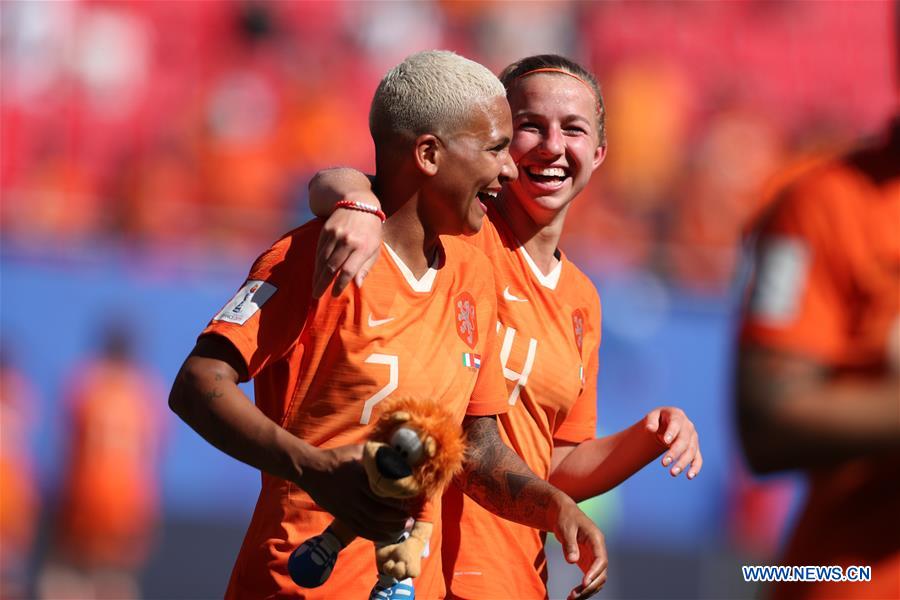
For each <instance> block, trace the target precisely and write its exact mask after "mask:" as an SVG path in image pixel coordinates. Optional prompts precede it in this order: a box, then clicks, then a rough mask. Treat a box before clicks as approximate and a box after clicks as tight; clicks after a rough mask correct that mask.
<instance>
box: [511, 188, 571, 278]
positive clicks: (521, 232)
mask: <svg viewBox="0 0 900 600" xmlns="http://www.w3.org/2000/svg"><path fill="white" fill-rule="evenodd" d="M497 208H498V209H499V210H500V214H501V215H502V216H503V220H504V221H505V222H506V224H507V225H509V228H510V229H511V230H512V232H513V235H515V236H516V239H517V240H519V243H521V244H522V246H524V247H525V250H526V251H527V252H528V254H529V256H531V259H532V260H533V261H534V263H535V264H536V265H537V266H538V268H539V269H540V270H541V272H542V273H543V274H544V275H547V274H549V273H550V271H552V270H553V268H554V267H555V266H556V263H558V262H559V259H558V258H556V249H557V247H558V246H559V238H560V236H562V230H563V224H564V223H565V220H566V212H568V210H569V205H566V206H565V207H564V208H563V209H562V210H560V211H559V212H558V213H556V214H549V215H547V219H546V220H545V221H544V222H537V221H536V220H535V219H534V218H532V216H531V215H529V214H528V212H527V211H526V210H525V209H524V208H522V203H521V202H519V200H518V199H517V198H515V197H514V196H513V193H512V192H511V191H510V190H509V188H508V187H507V188H504V190H503V193H502V194H501V195H500V199H499V200H498V202H497ZM542 221H543V220H542Z"/></svg>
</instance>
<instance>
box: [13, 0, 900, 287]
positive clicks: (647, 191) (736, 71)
mask: <svg viewBox="0 0 900 600" xmlns="http://www.w3.org/2000/svg"><path fill="white" fill-rule="evenodd" d="M0 10H2V12H3V19H2V27H3V30H2V53H3V56H4V59H3V63H2V81H3V89H2V98H0V116H2V120H3V128H2V134H0V135H2V137H0V142H2V152H3V161H2V166H0V192H2V197H3V202H2V214H0V223H2V233H3V238H4V241H5V243H8V244H15V245H16V247H25V248H29V247H31V248H37V249H40V250H41V251H48V250H49V251H51V252H52V251H54V250H63V251H64V250H65V249H66V248H68V247H71V246H72V245H73V244H78V243H82V242H92V241H96V240H104V241H106V240H116V241H120V242H122V243H123V244H124V245H126V246H127V247H129V248H141V249H143V248H151V249H154V248H157V249H165V250H174V251H176V252H177V253H179V254H182V255H183V254H185V253H188V254H191V255H193V254H196V255H198V256H200V257H201V258H202V257H215V259H216V260H222V259H223V258H224V259H234V260H238V261H240V262H241V263H243V262H246V260H247V257H249V256H252V255H254V253H255V252H257V251H258V250H259V249H261V248H262V247H263V246H265V244H267V243H268V242H269V241H270V240H271V239H272V238H273V237H274V236H277V235H280V234H281V233H283V232H284V231H286V230H288V229H290V228H292V227H293V226H294V225H297V224H299V223H301V222H303V221H304V220H306V219H307V218H309V216H310V214H309V212H308V209H307V206H306V183H307V181H308V179H309V177H310V176H311V174H312V173H314V172H315V171H316V170H318V169H320V168H322V167H327V166H333V165H336V164H347V165H351V166H356V167H358V168H364V169H365V168H367V169H371V167H372V162H373V151H372V147H371V142H370V139H369V136H368V129H367V108H368V103H369V100H370V98H371V94H372V92H373V91H374V87H375V85H376V84H377V82H378V80H379V79H380V77H381V75H382V74H383V72H384V70H385V69H386V68H387V67H388V66H390V65H392V64H394V63H396V62H397V61H399V60H400V59H402V57H403V56H405V55H407V54H409V53H410V52H413V51H415V50H418V49H421V48H426V47H445V48H451V49H454V50H456V51H458V52H460V53H462V54H464V55H466V56H470V57H472V58H475V59H477V60H480V61H482V62H484V63H485V64H486V65H488V66H489V67H491V68H492V69H494V70H497V71H499V70H500V69H501V68H502V67H503V66H505V65H506V64H507V63H509V62H511V61H512V60H514V59H516V58H519V57H521V56H524V55H526V54H529V53H534V52H540V51H548V50H552V51H556V52H560V53H563V54H568V55H570V56H572V57H573V58H575V59H578V60H581V61H582V62H585V63H586V64H588V65H589V66H591V67H592V68H593V69H594V71H595V72H596V73H597V75H598V79H599V80H600V81H601V83H602V84H603V86H604V93H605V96H606V99H607V107H608V114H609V117H608V129H609V144H610V151H609V154H608V156H609V158H608V160H607V164H606V165H605V166H604V167H603V168H602V169H601V172H600V174H599V176H598V177H595V178H594V182H595V183H594V184H592V187H590V188H589V190H588V191H587V192H586V193H585V195H584V197H583V198H581V199H580V200H579V202H578V203H577V204H576V206H575V207H574V208H573V210H575V211H576V213H577V217H576V218H574V219H571V223H572V226H571V227H570V228H569V229H570V230H569V231H568V232H567V235H568V239H567V242H566V245H565V247H566V249H567V250H568V251H569V253H570V254H571V255H572V256H573V257H574V258H575V260H576V261H579V262H581V263H582V264H583V265H584V266H585V267H586V268H588V269H589V270H590V269H593V270H597V269H601V270H606V271H609V270H614V271H615V270H619V269H635V268H640V269H644V270H650V271H653V272H655V273H657V274H659V275H661V276H662V277H663V278H665V279H666V280H668V281H670V282H671V283H674V284H676V285H678V286H682V287H686V288H688V289H691V290H696V291H698V292H701V293H713V294H715V293H719V292H721V291H723V289H725V288H726V287H727V285H728V283H729V282H730V280H731V277H732V274H733V270H734V265H735V259H736V241H737V239H738V236H739V232H740V230H741V228H742V226H743V225H744V223H745V222H746V221H747V219H748V217H749V216H750V215H753V214H754V213H755V212H756V211H757V210H758V209H759V207H760V206H759V205H760V198H762V197H764V194H761V193H760V186H761V183H762V182H764V181H766V180H767V179H768V178H769V177H770V176H771V175H772V174H773V173H776V172H778V171H780V170H781V169H782V168H783V166H784V165H785V164H793V163H794V161H796V160H798V159H799V161H800V164H803V162H804V160H806V157H808V156H813V155H817V154H820V153H829V152H831V151H833V150H835V149H836V148H838V147H839V146H840V145H841V144H842V143H843V142H844V141H846V140H849V139H857V138H858V137H860V135H861V134H864V133H867V132H870V131H874V130H876V129H878V128H879V126H880V125H881V124H882V122H883V121H884V119H885V118H886V115H887V114H889V113H890V110H891V109H892V107H893V106H894V102H895V100H896V96H895V92H894V88H893V83H892V82H891V81H890V78H889V77H886V76H885V75H886V74H888V73H891V72H893V67H892V65H891V60H892V59H891V56H890V53H889V52H885V50H886V48H888V47H889V46H890V38H891V35H892V32H891V24H890V21H891V17H890V4H889V3H887V2H885V3H878V2H875V3H863V4H861V5H860V4H858V3H857V4H854V3H833V2H830V3H795V2H761V3H712V2H700V3H691V4H688V5H682V4H667V3H625V2H622V3H619V2H597V3H580V2H528V3H512V2H467V1H465V0H442V1H437V2H371V3H361V2H290V3H288V2H273V3H263V2H205V1H196V2H195V1H189V2H180V3H178V4H172V3H169V2H154V1H147V2H118V1H117V2H106V1H103V2H99V1H98V2H95V1H81V2H66V3H31V2H7V3H3V5H2V7H0ZM537 23H539V24H540V26H539V27H537V26H536V25H535V24H537ZM860 80H865V81H867V84H866V86H859V85H858V84H857V82H858V81H860Z"/></svg>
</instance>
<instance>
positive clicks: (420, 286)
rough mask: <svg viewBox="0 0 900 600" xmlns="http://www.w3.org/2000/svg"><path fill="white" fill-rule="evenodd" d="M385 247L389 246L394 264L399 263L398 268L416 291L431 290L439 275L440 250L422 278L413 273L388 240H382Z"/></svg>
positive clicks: (388, 249) (389, 253) (389, 252)
mask: <svg viewBox="0 0 900 600" xmlns="http://www.w3.org/2000/svg"><path fill="white" fill-rule="evenodd" d="M382 243H383V244H384V247H385V248H387V251H388V255H389V256H390V257H391V258H392V259H393V261H394V264H396V265H397V268H398V269H400V272H401V273H402V274H403V278H404V279H406V283H408V284H409V287H411V288H412V290H413V291H414V292H419V293H425V292H430V291H431V288H432V286H433V285H434V278H435V277H436V276H437V265H438V262H439V261H440V254H441V253H440V250H438V251H437V252H435V254H434V261H433V262H432V264H431V265H430V266H429V267H428V270H427V271H425V274H424V275H422V278H421V279H416V276H415V275H413V272H412V271H410V270H409V267H407V266H406V263H404V262H403V259H401V258H400V257H399V256H397V253H396V252H394V250H393V248H391V247H390V246H388V245H387V242H382Z"/></svg>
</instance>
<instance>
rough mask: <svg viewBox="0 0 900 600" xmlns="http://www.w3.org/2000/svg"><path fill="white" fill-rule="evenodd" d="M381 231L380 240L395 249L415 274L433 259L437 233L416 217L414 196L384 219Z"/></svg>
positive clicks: (415, 199)
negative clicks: (381, 238)
mask: <svg viewBox="0 0 900 600" xmlns="http://www.w3.org/2000/svg"><path fill="white" fill-rule="evenodd" d="M382 234H383V237H384V242H385V243H386V244H387V245H388V246H390V247H391V249H392V250H393V251H394V252H396V253H397V256H399V257H400V259H401V260H402V261H403V262H404V264H406V266H407V267H409V270H410V271H412V274H413V275H414V276H415V277H417V278H420V277H422V275H424V274H425V272H426V271H427V270H428V268H429V267H430V266H431V265H432V263H433V262H434V257H435V253H436V252H437V247H438V236H437V234H435V233H433V232H431V231H429V230H428V229H427V228H426V227H425V225H424V224H423V223H422V221H421V219H419V216H418V197H417V196H414V197H413V198H411V199H410V200H409V201H408V202H406V203H405V204H404V205H403V206H402V207H400V208H399V209H398V210H396V211H395V212H394V213H393V214H392V215H391V216H390V217H389V218H388V220H387V221H385V223H384V229H383V230H382Z"/></svg>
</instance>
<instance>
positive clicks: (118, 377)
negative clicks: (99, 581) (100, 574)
mask: <svg viewBox="0 0 900 600" xmlns="http://www.w3.org/2000/svg"><path fill="white" fill-rule="evenodd" d="M80 373H81V374H80V376H79V378H78V379H77V380H76V381H75V383H74V385H73V387H72V388H71V389H72V392H71V397H70V399H69V400H70V411H71V419H72V422H71V431H72V439H71V442H70V446H69V450H68V456H69V468H68V471H67V476H66V480H65V484H64V487H63V490H62V498H61V503H60V506H61V508H60V523H59V534H60V537H61V540H60V542H61V545H62V548H63V551H64V552H65V553H66V555H67V557H68V558H70V559H71V560H73V561H76V562H78V563H81V564H85V565H105V566H121V567H126V568H130V567H134V566H137V565H139V564H140V563H141V562H143V560H144V559H145V558H146V554H147V552H148V551H149V545H150V541H151V536H152V534H153V530H154V526H155V524H156V520H157V516H158V496H159V483H158V481H157V477H158V475H157V464H158V457H159V447H160V436H161V433H162V429H161V427H162V422H161V419H160V416H161V415H160V413H159V410H157V409H156V408H155V407H154V405H155V404H157V403H158V402H159V400H160V398H162V397H164V396H163V394H162V392H161V390H160V389H159V387H158V386H157V385H155V382H152V381H150V380H149V379H148V376H147V375H146V374H145V373H143V372H142V371H140V370H139V369H138V368H137V367H135V366H133V365H130V364H128V363H122V362H115V361H107V360H102V359H101V360H100V361H98V362H94V363H91V364H89V365H88V366H87V367H85V368H84V369H82V370H81V372H80Z"/></svg>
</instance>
